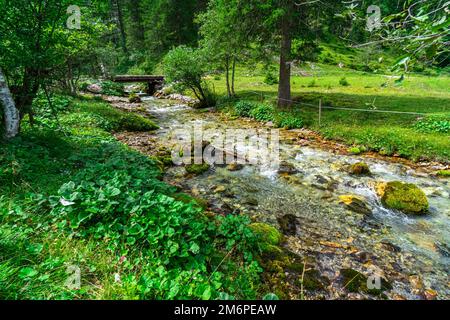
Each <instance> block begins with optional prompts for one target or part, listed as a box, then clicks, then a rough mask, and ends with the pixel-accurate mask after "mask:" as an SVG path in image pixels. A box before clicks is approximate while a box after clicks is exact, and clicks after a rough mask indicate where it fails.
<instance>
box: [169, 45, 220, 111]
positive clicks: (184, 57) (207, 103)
mask: <svg viewBox="0 0 450 320" xmlns="http://www.w3.org/2000/svg"><path fill="white" fill-rule="evenodd" d="M163 65H164V71H165V73H166V76H167V80H168V81H169V82H172V83H173V84H174V86H175V87H176V88H178V89H179V90H185V89H190V90H192V92H193V93H194V95H195V96H196V97H197V99H199V101H200V105H201V106H202V107H213V106H214V105H215V102H216V97H215V94H214V90H211V89H210V88H209V86H208V84H207V83H205V81H204V80H203V77H204V76H205V75H206V65H205V59H204V57H203V53H202V51H201V50H199V49H192V48H188V47H184V46H180V47H178V48H175V49H173V50H171V51H170V52H169V53H168V54H167V55H166V56H165V57H164V60H163Z"/></svg>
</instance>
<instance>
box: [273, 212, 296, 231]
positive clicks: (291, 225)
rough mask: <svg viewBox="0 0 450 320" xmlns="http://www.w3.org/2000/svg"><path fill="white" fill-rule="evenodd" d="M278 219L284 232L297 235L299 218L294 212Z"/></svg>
mask: <svg viewBox="0 0 450 320" xmlns="http://www.w3.org/2000/svg"><path fill="white" fill-rule="evenodd" d="M277 221H278V224H279V225H280V229H281V231H282V232H283V234H285V235H287V236H295V235H296V234H297V226H298V218H297V217H296V216H294V215H293V214H286V215H284V216H282V217H278V218H277Z"/></svg>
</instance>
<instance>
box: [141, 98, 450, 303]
mask: <svg viewBox="0 0 450 320" xmlns="http://www.w3.org/2000/svg"><path fill="white" fill-rule="evenodd" d="M144 101H145V106H146V108H147V110H148V111H149V112H150V113H151V114H152V115H154V116H155V117H156V118H157V121H158V124H159V125H160V127H161V129H160V130H159V131H158V132H157V135H158V136H159V138H160V139H161V140H163V141H164V139H170V138H171V135H172V133H173V131H174V130H175V129H179V128H182V127H184V126H186V125H192V124H199V123H201V124H202V125H203V127H204V128H208V129H214V130H217V131H219V130H223V129H226V128H239V129H242V128H251V127H252V126H254V123H253V122H249V121H245V120H226V118H225V116H223V115H221V114H218V113H210V112H207V113H205V112H198V111H196V110H193V109H191V108H189V107H188V106H186V105H181V104H177V103H175V102H173V101H167V100H155V99H153V98H146V99H144ZM262 126H263V125H262ZM280 158H281V160H283V161H287V162H288V163H289V164H291V165H292V166H294V167H295V168H296V169H297V171H298V173H296V174H293V175H291V176H289V177H288V178H286V177H283V176H282V175H280V174H278V173H277V171H275V170H268V169H267V168H263V167H258V166H250V165H248V166H245V167H244V168H243V169H242V170H239V171H235V172H231V171H229V170H227V169H226V168H223V167H216V168H212V169H211V170H210V171H209V172H207V173H205V174H203V175H200V176H197V177H194V178H190V179H186V178H185V171H184V168H182V167H175V168H173V169H171V170H170V171H169V173H168V176H167V179H168V180H170V181H171V182H174V181H175V182H177V181H178V182H179V183H180V184H182V185H183V186H184V187H185V188H186V189H188V190H190V191H191V192H192V193H193V194H194V195H197V196H200V197H203V198H205V199H207V200H208V201H209V203H210V204H211V205H212V206H213V208H214V209H217V210H221V209H223V210H232V211H233V210H235V211H237V212H242V213H245V214H248V215H249V216H251V217H252V218H253V219H255V220H257V221H263V222H267V223H270V224H273V225H274V226H276V227H278V222H277V218H279V217H282V216H284V215H286V214H291V215H294V216H295V217H297V221H298V224H297V231H296V233H295V235H290V236H287V243H286V246H287V247H288V248H289V249H290V250H291V251H293V252H296V253H298V254H299V255H301V256H310V257H314V259H315V262H314V264H315V266H314V267H315V268H317V269H318V270H319V271H320V272H321V274H322V275H325V276H326V277H327V278H328V279H330V281H331V282H332V283H333V284H332V285H331V287H330V290H329V293H328V296H326V298H331V299H332V298H340V297H346V298H351V296H343V295H342V294H343V293H342V292H343V290H342V287H339V284H334V280H335V279H337V278H338V276H339V270H340V269H342V268H353V269H355V270H358V271H360V272H361V273H363V274H365V275H370V274H373V273H374V272H376V273H377V274H380V275H382V276H383V277H385V278H386V279H388V280H389V282H390V283H391V284H392V285H393V290H391V291H389V292H388V294H387V295H388V296H389V298H399V297H400V298H401V297H404V298H408V299H421V298H423V293H424V291H425V290H428V289H432V290H434V291H436V292H437V294H438V298H440V299H448V298H450V288H449V285H450V282H449V266H450V265H449V262H450V228H449V227H450V218H449V216H450V185H449V180H448V179H447V180H446V179H437V178H434V177H431V176H429V175H426V174H423V173H421V172H418V171H415V170H413V169H411V168H409V167H407V166H405V165H402V164H398V163H391V162H387V161H384V160H379V159H373V158H370V157H364V156H345V155H341V154H335V153H333V152H331V151H326V150H322V149H317V148H312V147H308V146H300V145H294V144H292V143H289V142H287V141H281V145H280ZM360 161H364V162H366V163H367V164H368V165H369V167H370V169H371V171H372V175H371V176H367V177H360V176H352V175H349V174H348V172H347V171H346V170H345V166H346V165H349V164H352V163H356V162H360ZM377 181H378V182H379V181H404V182H410V183H414V184H416V185H418V186H419V187H420V188H422V189H423V190H424V191H425V193H426V194H427V196H428V199H429V202H430V206H431V210H430V214H429V215H427V216H421V217H411V216H407V215H405V214H402V213H399V212H394V211H391V210H388V209H386V208H384V207H383V206H382V205H381V203H380V202H379V200H378V197H377V195H376V193H375V191H374V188H373V185H374V182H377ZM218 187H220V189H221V192H215V191H214V190H216V189H217V190H219V189H218ZM224 189H225V191H223V190H224ZM349 194H351V195H358V196H362V197H364V198H365V199H366V200H367V203H368V205H369V206H370V207H371V208H372V211H373V213H372V215H364V214H361V213H356V212H353V211H350V210H348V209H346V208H345V206H344V205H342V204H340V203H339V196H340V195H349ZM355 298H361V297H360V296H357V295H356V296H355Z"/></svg>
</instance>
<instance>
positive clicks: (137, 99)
mask: <svg viewBox="0 0 450 320" xmlns="http://www.w3.org/2000/svg"><path fill="white" fill-rule="evenodd" d="M128 101H129V102H130V103H141V102H142V100H141V98H140V97H139V96H138V95H137V94H136V93H132V94H130V96H129V97H128Z"/></svg>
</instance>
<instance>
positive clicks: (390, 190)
mask: <svg viewBox="0 0 450 320" xmlns="http://www.w3.org/2000/svg"><path fill="white" fill-rule="evenodd" d="M376 191H377V194H378V195H379V196H380V198H381V202H382V203H383V205H384V206H385V207H387V208H389V209H394V210H399V211H401V212H403V213H406V214H415V215H421V214H426V213H428V209H429V204H428V199H427V196H426V195H425V193H424V192H423V191H422V190H421V189H419V187H417V186H416V185H414V184H411V183H403V182H399V181H394V182H387V183H379V184H378V185H377V187H376Z"/></svg>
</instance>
